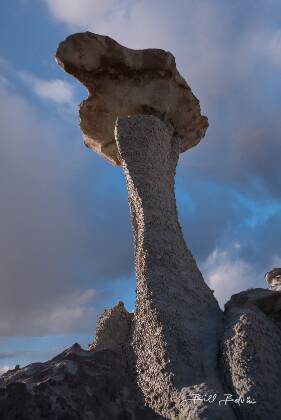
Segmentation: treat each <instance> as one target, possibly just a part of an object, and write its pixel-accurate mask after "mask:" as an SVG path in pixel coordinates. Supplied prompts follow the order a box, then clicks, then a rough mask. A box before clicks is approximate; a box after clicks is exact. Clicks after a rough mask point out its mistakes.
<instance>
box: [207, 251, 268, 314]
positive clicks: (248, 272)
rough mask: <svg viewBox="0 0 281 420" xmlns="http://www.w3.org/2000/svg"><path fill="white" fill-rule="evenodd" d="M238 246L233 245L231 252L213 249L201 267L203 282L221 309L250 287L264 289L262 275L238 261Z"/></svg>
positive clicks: (240, 260)
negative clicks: (212, 293) (231, 298)
mask: <svg viewBox="0 0 281 420" xmlns="http://www.w3.org/2000/svg"><path fill="white" fill-rule="evenodd" d="M237 245H239V244H237V243H234V244H233V250H230V251H223V250H220V249H215V250H214V251H213V252H212V253H211V254H210V255H209V257H208V258H207V261H206V262H205V264H204V266H203V272H204V274H205V280H206V281H207V283H208V284H209V286H210V288H211V289H212V290H214V294H215V296H216V298H217V300H218V302H219V304H220V306H221V307H223V305H224V304H225V303H226V302H227V301H228V300H229V299H230V297H231V296H232V295H233V294H235V293H239V292H242V291H243V290H246V289H249V288H251V287H266V284H265V283H264V280H263V274H262V273H257V271H256V268H255V266H254V265H251V264H249V263H248V262H245V261H243V260H242V259H239V258H238V257H237V256H236V251H237V250H238V249H239V246H237Z"/></svg>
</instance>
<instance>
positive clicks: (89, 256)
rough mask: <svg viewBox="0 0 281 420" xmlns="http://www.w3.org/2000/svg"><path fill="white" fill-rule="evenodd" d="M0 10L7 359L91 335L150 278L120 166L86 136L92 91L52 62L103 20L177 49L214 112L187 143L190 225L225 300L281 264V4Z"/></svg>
mask: <svg viewBox="0 0 281 420" xmlns="http://www.w3.org/2000/svg"><path fill="white" fill-rule="evenodd" d="M0 7H1V13H0V20H1V25H0V32H1V34H0V35H1V36H0V130H1V131H0V133H1V137H0V194H1V201H0V214H1V219H0V232H1V234H0V267H1V276H0V279H1V280H0V285H1V293H0V343H1V346H0V369H2V370H3V369H5V368H7V367H13V366H14V365H15V364H16V363H20V364H21V365H24V364H27V363H29V362H31V361H43V360H45V359H47V358H50V357H51V356H52V355H54V354H56V353H58V352H59V351H61V350H62V349H63V348H64V347H66V346H68V345H71V344H72V343H74V342H75V341H78V342H80V343H81V344H82V345H84V346H86V345H87V343H89V342H90V341H91V340H92V337H93V335H94V330H95V322H96V317H97V315H98V314H99V313H100V312H101V311H102V310H103V309H104V308H106V307H109V306H111V305H113V304H114V303H116V302H117V301H118V300H119V299H121V300H124V301H125V303H126V306H127V307H128V308H129V309H130V310H132V309H133V305H134V290H135V280H134V273H133V247H132V237H131V230H130V220H129V212H128V206H127V195H126V189H125V183H124V180H123V177H122V173H121V170H120V168H115V167H113V166H111V165H109V164H108V163H107V162H105V161H103V160H102V159H101V158H100V157H98V156H96V155H95V154H94V153H92V152H90V151H89V150H87V149H86V148H85V147H84V146H83V142H82V138H81V135H80V132H79V128H78V114H77V105H78V103H79V102H80V101H81V100H82V99H83V98H84V97H85V95H86V92H85V90H84V89H83V87H82V86H80V85H79V84H78V82H76V81H75V80H74V79H71V77H70V76H68V75H66V74H64V73H63V72H62V71H61V69H60V68H58V66H57V64H56V63H55V61H54V59H53V55H54V52H55V50H56V47H57V45H58V43H59V42H60V41H61V40H63V39H64V38H65V37H66V36H67V35H69V34H71V33H73V32H77V31H85V30H91V31H93V32H97V33H101V34H106V35H109V36H112V37H114V38H115V39H116V40H117V41H119V42H120V43H123V44H124V45H126V46H129V47H131V48H149V47H158V48H163V49H166V50H170V51H171V52H172V53H173V54H174V55H175V57H176V61H177V64H178V67H179V69H180V71H181V73H182V74H183V76H184V77H185V78H186V80H187V82H188V83H189V84H190V86H191V88H192V90H193V91H194V93H195V94H196V96H197V97H198V99H199V100H200V103H201V107H202V111H203V113H204V114H205V115H207V116H208V118H209V123H210V127H209V129H208V131H207V135H206V137H205V139H204V140H203V141H202V143H201V144H200V145H199V146H197V147H196V148H194V149H192V150H190V151H188V152H187V153H185V154H183V155H182V156H181V158H180V162H179V166H178V173H177V177H176V195H177V202H178V210H179V216H180V221H181V224H182V227H183V232H184V235H185V238H186V241H187V243H188V246H189V247H190V248H191V250H192V252H193V254H194V255H195V257H196V259H197V261H198V264H199V266H200V268H201V270H202V272H203V274H204V276H205V279H206V281H207V282H208V283H209V284H210V286H211V288H212V289H214V290H215V295H216V296H217V298H218V300H219V302H220V304H221V305H223V304H224V303H225V301H226V300H227V299H228V298H229V297H230V296H231V294H233V293H235V292H238V291H240V290H243V289H246V288H248V287H260V286H264V280H263V275H264V273H265V272H266V271H268V270H269V269H271V268H272V267H273V266H278V265H279V266H280V263H281V247H280V242H281V240H280V238H281V223H280V222H281V198H280V186H281V168H280V146H281V137H280V135H281V119H280V109H281V77H280V75H281V25H280V22H281V5H280V2H279V1H278V0H268V1H267V2H264V1H262V0H248V1H247V2H245V1H244V0H237V1H235V2H233V1H230V0H213V1H210V0H208V1H207V0H201V1H198V0H196V1H195V0H175V1H173V2H170V1H168V0H161V1H160V0H154V1H151V0H138V1H137V0H118V1H117V0H105V1H98V0H14V1H13V2H11V1H9V0H3V1H2V2H1V6H0Z"/></svg>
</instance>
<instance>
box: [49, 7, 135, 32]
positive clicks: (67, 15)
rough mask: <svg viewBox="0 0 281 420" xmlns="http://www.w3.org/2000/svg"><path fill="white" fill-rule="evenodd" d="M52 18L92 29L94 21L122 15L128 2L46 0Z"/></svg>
mask: <svg viewBox="0 0 281 420" xmlns="http://www.w3.org/2000/svg"><path fill="white" fill-rule="evenodd" d="M46 1H47V4H48V7H49V9H50V11H51V13H52V14H53V16H54V17H55V18H56V19H58V20H60V21H62V22H64V23H66V24H68V25H74V26H78V27H83V28H84V29H89V28H92V27H93V26H94V25H95V21H96V19H100V18H108V17H109V16H110V15H118V13H120V12H121V14H123V12H124V9H126V5H127V4H129V3H130V1H129V0H46Z"/></svg>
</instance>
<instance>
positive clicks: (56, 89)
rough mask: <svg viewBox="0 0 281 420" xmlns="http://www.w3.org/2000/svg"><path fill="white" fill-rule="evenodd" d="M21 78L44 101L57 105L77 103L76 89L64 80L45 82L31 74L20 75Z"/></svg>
mask: <svg viewBox="0 0 281 420" xmlns="http://www.w3.org/2000/svg"><path fill="white" fill-rule="evenodd" d="M19 77H20V79H21V80H23V81H24V82H25V83H27V84H28V85H29V86H31V88H32V90H33V92H34V93H35V94H36V95H37V96H39V97H40V98H42V99H46V100H49V101H52V102H55V103H57V104H69V105H72V104H73V103H75V95H74V89H73V87H72V85H71V84H70V83H68V82H66V81H64V80H61V79H54V80H43V79H39V78H37V77H35V76H33V75H31V74H29V73H20V74H19Z"/></svg>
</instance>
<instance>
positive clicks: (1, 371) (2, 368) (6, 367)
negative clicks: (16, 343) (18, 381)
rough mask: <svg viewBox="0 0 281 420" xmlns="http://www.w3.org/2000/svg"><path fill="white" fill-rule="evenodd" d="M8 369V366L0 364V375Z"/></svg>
mask: <svg viewBox="0 0 281 420" xmlns="http://www.w3.org/2000/svg"><path fill="white" fill-rule="evenodd" d="M9 369H10V367H9V366H0V376H1V375H3V373H5V372H7V370H9Z"/></svg>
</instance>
